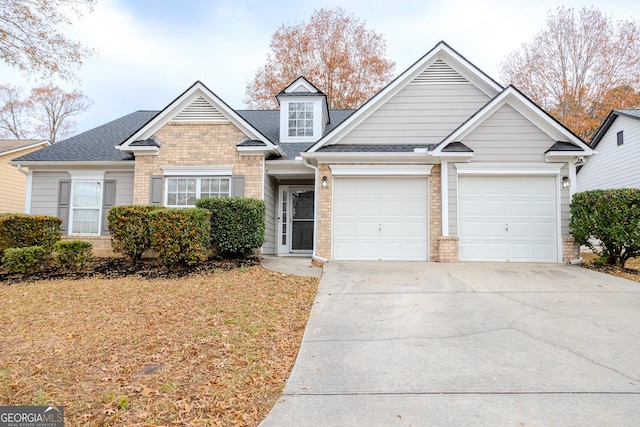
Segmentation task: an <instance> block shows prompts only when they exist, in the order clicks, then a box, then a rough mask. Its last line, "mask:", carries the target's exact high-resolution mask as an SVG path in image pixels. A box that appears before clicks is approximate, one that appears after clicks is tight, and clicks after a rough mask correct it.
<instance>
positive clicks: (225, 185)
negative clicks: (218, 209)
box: [220, 179, 229, 194]
mask: <svg viewBox="0 0 640 427" xmlns="http://www.w3.org/2000/svg"><path fill="white" fill-rule="evenodd" d="M220 192H221V193H226V194H229V180H228V179H221V180H220Z"/></svg>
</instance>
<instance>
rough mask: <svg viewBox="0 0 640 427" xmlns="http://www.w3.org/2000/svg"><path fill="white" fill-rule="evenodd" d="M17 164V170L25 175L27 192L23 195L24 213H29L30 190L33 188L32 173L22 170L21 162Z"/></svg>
mask: <svg viewBox="0 0 640 427" xmlns="http://www.w3.org/2000/svg"><path fill="white" fill-rule="evenodd" d="M17 166H18V171H19V172H20V173H22V174H24V175H26V177H27V194H26V195H25V199H24V213H26V214H30V213H31V191H32V189H33V174H32V173H31V171H26V170H24V168H23V167H22V165H21V164H18V165H17Z"/></svg>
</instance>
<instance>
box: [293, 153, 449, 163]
mask: <svg viewBox="0 0 640 427" xmlns="http://www.w3.org/2000/svg"><path fill="white" fill-rule="evenodd" d="M301 155H302V158H303V159H311V160H315V161H317V162H319V163H329V162H334V163H361V162H375V163H393V162H399V163H405V162H411V163H438V160H437V159H433V158H431V156H428V155H427V154H426V153H420V152H417V153H416V152H398V153H363V152H359V153H317V152H316V153H309V152H305V153H301Z"/></svg>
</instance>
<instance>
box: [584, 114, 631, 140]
mask: <svg viewBox="0 0 640 427" xmlns="http://www.w3.org/2000/svg"><path fill="white" fill-rule="evenodd" d="M618 116H622V117H628V118H630V119H635V120H640V109H635V110H611V112H610V113H609V115H608V116H607V118H606V119H604V122H602V125H600V127H599V128H598V130H597V131H596V134H595V135H594V137H593V139H592V140H591V143H590V144H589V145H590V146H591V148H596V147H597V146H598V144H599V143H600V141H601V140H602V137H603V136H604V135H605V134H606V133H607V131H608V130H609V128H610V127H611V125H612V124H613V122H615V121H616V119H617V118H618Z"/></svg>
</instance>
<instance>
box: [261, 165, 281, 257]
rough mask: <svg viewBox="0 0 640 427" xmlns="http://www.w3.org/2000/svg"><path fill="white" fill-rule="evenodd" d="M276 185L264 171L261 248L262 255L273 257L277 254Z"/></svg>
mask: <svg viewBox="0 0 640 427" xmlns="http://www.w3.org/2000/svg"><path fill="white" fill-rule="evenodd" d="M277 195H278V184H277V182H276V180H275V179H274V178H272V177H270V176H269V175H268V174H267V172H266V169H265V175H264V204H265V230H264V233H265V241H264V245H263V246H262V253H263V254H264V255H275V254H277V253H278V251H277V249H276V248H277V246H276V242H277V239H276V215H277V214H276V212H277V203H278V202H277V200H278V197H277Z"/></svg>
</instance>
